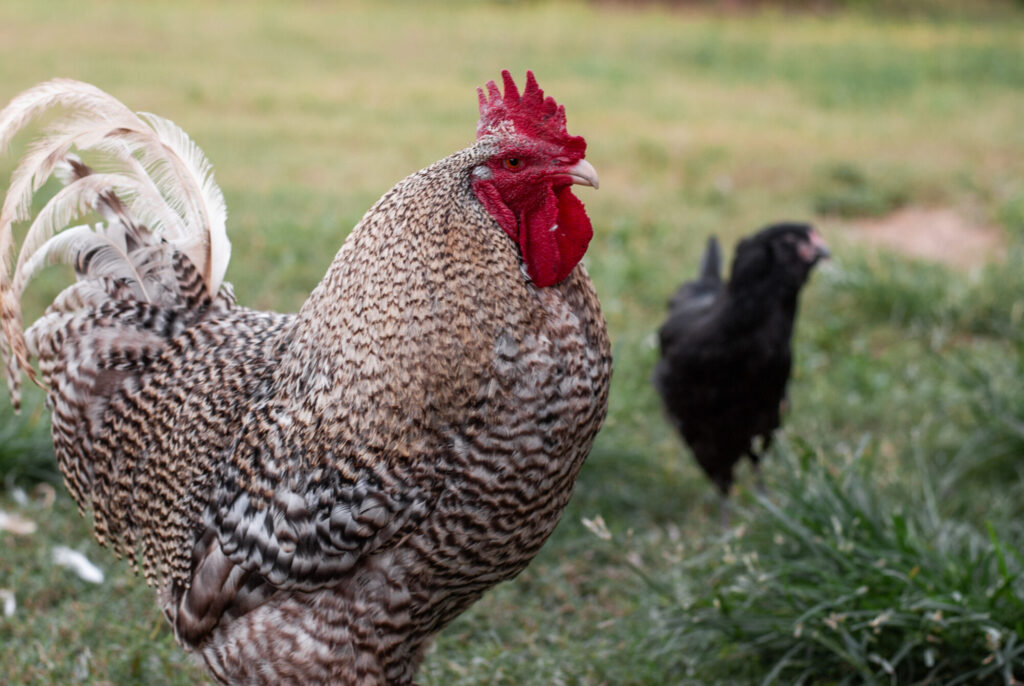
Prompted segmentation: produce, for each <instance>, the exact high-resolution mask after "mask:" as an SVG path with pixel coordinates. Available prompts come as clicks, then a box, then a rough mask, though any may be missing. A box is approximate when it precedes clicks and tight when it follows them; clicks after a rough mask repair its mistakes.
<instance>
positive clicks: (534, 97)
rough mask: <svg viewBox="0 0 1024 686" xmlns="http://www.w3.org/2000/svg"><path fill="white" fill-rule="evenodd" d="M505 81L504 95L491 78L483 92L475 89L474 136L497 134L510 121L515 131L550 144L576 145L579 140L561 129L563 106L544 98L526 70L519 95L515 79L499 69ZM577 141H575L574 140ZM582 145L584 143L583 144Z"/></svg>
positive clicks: (580, 139)
mask: <svg viewBox="0 0 1024 686" xmlns="http://www.w3.org/2000/svg"><path fill="white" fill-rule="evenodd" d="M501 78H502V80H503V81H504V82H505V95H504V96H502V95H501V92H500V91H499V90H498V87H497V86H496V85H495V83H494V81H488V82H487V93H486V94H485V93H484V89H483V88H477V89H476V92H477V96H478V98H479V100H480V122H479V123H478V124H477V127H476V137H477V138H480V137H481V136H486V135H488V134H491V133H497V131H498V128H499V127H500V125H501V124H502V123H503V122H506V121H511V122H512V124H513V126H515V129H516V131H517V132H519V133H521V134H523V135H527V136H533V137H537V138H543V139H545V140H549V141H551V142H554V143H559V144H563V145H565V144H570V145H574V147H575V145H579V144H580V143H583V139H582V138H581V137H579V136H570V135H569V132H568V131H566V129H565V108H564V107H563V106H561V105H559V104H558V103H556V102H555V99H554V98H552V97H547V98H545V97H544V91H542V90H541V89H540V86H538V85H537V79H536V78H534V76H533V72H532V71H527V72H526V90H524V91H523V94H522V95H520V94H519V89H518V88H517V87H516V82H515V81H513V80H512V75H511V74H509V73H508V70H507V69H506V70H504V71H502V72H501ZM576 140H579V143H576ZM584 145H585V144H584Z"/></svg>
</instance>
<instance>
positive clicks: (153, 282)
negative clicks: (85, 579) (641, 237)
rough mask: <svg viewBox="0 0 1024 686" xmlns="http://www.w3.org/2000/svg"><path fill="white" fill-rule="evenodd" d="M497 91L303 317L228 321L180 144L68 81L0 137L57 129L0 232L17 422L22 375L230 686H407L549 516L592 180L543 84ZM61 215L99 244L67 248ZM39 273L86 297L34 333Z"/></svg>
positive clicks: (585, 314) (209, 235) (483, 97)
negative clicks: (32, 284) (71, 274)
mask: <svg viewBox="0 0 1024 686" xmlns="http://www.w3.org/2000/svg"><path fill="white" fill-rule="evenodd" d="M503 80H504V94H502V92H501V90H500V89H499V88H498V87H497V86H496V85H495V84H494V82H490V83H488V84H487V87H486V91H484V90H483V89H478V95H479V106H480V120H479V124H478V125H477V130H476V142H475V143H474V144H473V145H472V146H470V147H468V148H466V149H465V150H462V151H461V152H457V153H455V154H453V155H451V156H450V157H447V158H445V159H443V160H441V161H439V162H436V163H434V164H433V165H430V166H429V167H427V168H425V169H423V170H421V171H418V172H416V173H415V174H412V175H411V176H409V177H407V178H406V179H404V180H403V181H401V182H399V183H398V184H397V185H396V186H394V187H393V188H392V189H391V190H390V191H388V192H387V193H385V194H384V195H383V196H382V197H381V198H380V200H378V201H377V203H376V204H375V205H374V206H373V207H372V208H370V210H369V211H368V212H367V213H366V214H365V216H364V217H363V219H362V220H361V221H360V222H359V223H358V225H357V226H356V227H355V228H354V229H353V231H352V233H351V235H349V237H348V238H347V240H346V241H345V242H344V244H343V245H342V247H341V249H340V250H339V252H338V254H337V256H336V257H335V259H334V261H333V262H332V264H331V265H330V268H329V269H328V271H327V274H326V276H325V277H324V278H323V280H322V281H321V282H320V284H319V285H318V286H317V287H316V289H315V290H314V291H313V293H312V294H311V295H310V296H309V299H308V300H307V301H306V303H305V304H304V305H303V306H302V308H301V309H300V310H299V312H298V313H295V314H277V313H273V312H260V311H255V310H251V309H247V308H244V307H241V306H239V305H237V304H236V303H235V299H234V297H233V295H232V292H231V289H230V287H229V285H228V284H226V283H225V282H224V281H223V278H224V273H225V270H226V268H227V264H228V257H229V252H230V244H229V242H228V239H227V235H226V231H225V222H226V213H225V208H224V200H223V197H222V195H221V192H220V190H219V189H218V187H217V185H216V183H215V182H214V179H213V176H212V172H211V168H210V165H209V164H208V162H207V161H206V159H205V157H204V156H203V154H202V153H201V151H200V150H199V149H198V147H197V146H196V145H195V144H194V143H193V142H192V141H191V140H190V139H189V138H188V137H187V136H186V135H185V134H184V133H183V132H182V131H181V130H180V129H178V128H177V127H176V126H175V125H174V124H172V123H171V122H169V121H167V120H165V119H161V118H159V117H156V116H154V115H149V114H136V113H133V112H132V111H130V110H129V109H128V108H126V107H125V106H124V105H122V104H121V103H120V102H118V101H117V100H116V99H114V98H113V97H111V96H109V95H107V94H106V93H104V92H103V91H101V90H99V89H97V88H95V87H94V86H91V85H88V84H84V83H80V82H75V81H69V80H55V81H50V82H47V83H44V84H41V85H39V86H36V87H34V88H32V89H30V90H28V91H26V92H24V93H22V94H21V95H19V96H17V97H16V98H15V99H14V100H13V101H12V102H11V103H10V104H9V105H8V106H7V107H6V108H5V109H4V110H3V111H2V112H0V149H5V148H6V146H7V144H8V143H9V142H10V140H11V138H12V136H13V135H14V134H15V133H16V132H17V131H18V130H19V129H21V128H22V127H23V126H24V125H25V124H26V123H27V122H28V121H30V120H31V119H33V118H34V117H36V116H37V115H38V114H40V113H42V112H44V111H47V110H50V109H51V108H60V109H61V110H63V112H64V115H63V116H62V117H61V118H58V119H57V121H56V123H55V124H54V125H53V128H52V129H51V130H50V131H49V132H48V134H47V135H46V136H45V137H44V138H43V139H42V140H40V141H39V142H37V143H36V144H35V146H34V147H32V148H31V149H30V151H29V152H28V153H27V154H26V156H25V157H24V159H23V160H22V161H21V163H20V165H19V166H18V167H17V169H16V170H15V172H14V174H13V175H12V179H11V185H10V188H9V190H8V192H7V195H6V197H5V199H4V203H3V206H2V208H0V260H2V262H0V266H2V270H0V317H2V325H3V326H2V328H3V334H4V336H3V340H2V341H0V343H2V344H3V345H2V347H3V349H4V351H5V354H6V360H7V365H6V366H7V370H8V376H9V383H10V386H11V392H12V397H13V399H14V401H15V403H17V401H18V398H19V383H20V377H21V374H22V373H25V374H27V375H29V376H30V377H31V378H33V379H36V380H37V381H38V382H39V383H40V384H41V385H42V386H44V387H45V388H46V389H47V393H48V396H47V397H48V404H49V406H50V407H51V408H52V434H53V442H54V447H55V449H56V453H57V458H58V461H59V465H60V469H61V471H62V473H63V475H64V478H65V483H66V485H67V487H68V489H69V491H70V492H71V494H72V495H73V497H74V498H75V500H76V501H77V502H78V504H79V506H80V508H82V509H83V510H91V512H92V513H93V518H94V528H95V535H96V538H97V539H98V540H99V541H100V542H101V543H103V544H104V545H107V546H110V547H111V548H112V549H113V550H114V551H115V552H116V553H118V554H120V555H124V556H125V557H127V558H128V560H129V561H131V563H132V564H133V565H137V566H138V567H141V569H142V570H143V572H144V574H145V576H146V579H147V581H148V582H149V583H150V584H151V585H153V586H154V587H155V588H156V590H157V595H158V601H159V604H160V606H161V608H162V610H163V612H164V614H165V616H166V618H167V620H168V622H169V623H170V624H171V626H172V627H173V629H174V632H175V635H176V637H177V638H178V640H179V641H180V642H181V643H182V644H183V645H184V646H185V647H186V648H187V649H190V650H194V651H197V652H198V653H199V654H200V655H201V656H202V658H203V659H204V660H205V662H206V665H207V666H208V668H209V670H210V671H211V673H212V674H213V675H214V676H215V677H216V678H217V679H218V680H220V681H222V682H225V683H246V684H255V683H266V684H281V683H302V684H326V683H331V684H385V683H387V684H408V683H411V682H412V679H413V677H414V675H415V673H416V670H417V668H418V666H419V664H420V662H421V661H422V659H423V654H424V650H425V648H426V647H427V646H428V645H429V643H430V640H431V638H432V637H433V636H434V635H435V634H436V633H437V632H438V631H440V630H441V629H442V628H443V627H444V626H445V625H446V624H448V623H449V622H450V621H451V620H452V619H454V618H455V617H456V616H457V615H459V614H460V613H461V612H462V611H463V610H465V609H466V608H467V607H468V606H469V605H470V604H472V603H473V602H475V601H476V600H477V599H478V598H480V596H481V595H482V594H483V593H484V592H485V591H486V590H487V589H488V588H490V587H491V586H493V585H494V584H496V583H498V582H500V581H503V580H506V579H511V578H512V577H514V576H516V575H517V574H518V573H519V572H521V571H522V570H523V569H524V568H525V567H526V565H527V564H528V563H529V562H530V560H531V559H532V558H533V557H534V556H535V555H536V554H537V552H538V551H539V550H540V548H541V546H542V545H543V543H544V541H545V540H546V539H547V537H548V536H549V535H550V534H551V532H552V530H553V529H554V527H555V524H556V523H557V522H558V519H559V516H560V514H561V512H562V510H563V508H564V507H565V505H566V503H567V501H568V500H569V496H570V494H571V492H572V488H573V484H574V482H575V479H576V476H577V473H578V472H579V469H580V467H581V465H582V464H583V461H584V459H585V458H586V456H587V453H588V452H589V450H590V447H591V444H592V442H593V440H594V437H595V435H596V434H597V431H598V429H599V428H600V426H601V423H602V421H603V419H604V416H605V412H606V409H607V401H608V384H609V378H610V374H611V353H610V348H609V341H608V335H607V330H606V327H605V323H604V320H603V318H602V315H601V311H600V308H599V305H598V301H597V297H596V295H595V293H594V289H593V286H592V284H591V281H590V278H589V277H588V276H587V273H586V271H585V269H584V268H583V266H582V265H581V264H580V260H581V259H582V257H583V255H584V252H585V251H586V249H587V245H588V243H589V241H590V239H591V237H592V233H593V231H592V228H591V223H590V220H589V219H588V217H587V214H586V212H585V210H584V207H583V204H582V203H581V202H580V201H579V200H578V199H577V198H576V196H575V195H574V194H573V192H572V190H571V186H572V185H574V184H581V185H585V186H593V187H594V188H596V187H597V185H598V178H597V174H596V172H595V171H594V168H593V167H592V166H591V165H590V163H589V162H587V161H586V160H585V159H584V155H585V152H586V143H585V141H584V139H583V138H581V137H578V136H570V135H569V134H568V132H567V131H566V119H565V110H564V108H563V107H562V106H560V105H558V104H556V102H555V101H554V99H552V98H550V97H545V96H544V93H543V91H542V90H541V89H540V88H539V87H538V85H537V81H536V80H535V78H534V76H533V74H532V73H530V72H527V80H526V86H525V88H524V89H523V92H522V93H521V94H520V92H519V89H518V87H517V86H516V84H515V82H514V81H513V79H512V77H511V76H510V75H509V73H508V72H507V71H506V72H503ZM73 149H74V150H77V151H78V152H77V153H76V152H73ZM86 153H89V154H92V155H94V156H95V157H96V158H97V159H98V160H99V161H98V162H97V163H95V164H94V166H95V168H93V166H90V165H89V164H87V162H86V160H85V156H86ZM52 174H56V175H57V176H59V177H60V178H61V179H62V180H63V182H64V183H65V184H66V185H65V186H64V187H63V189H62V190H60V191H59V192H58V193H57V194H56V195H55V196H54V197H53V198H52V199H51V200H50V201H49V203H48V204H46V205H45V206H44V207H43V209H42V210H41V211H40V212H39V213H38V215H37V216H36V217H35V218H34V220H33V221H32V224H31V226H30V227H29V228H28V231H27V233H26V234H25V237H24V240H23V242H22V246H21V250H20V252H19V253H18V255H17V261H16V262H14V260H13V258H14V255H15V249H14V237H13V232H12V223H15V222H22V221H26V220H28V219H30V218H31V216H30V212H29V208H30V200H31V198H32V196H33V194H34V193H35V191H37V190H38V189H39V187H40V186H41V185H42V184H43V183H44V182H45V180H46V179H47V178H49V177H50V176H51V175H52ZM80 217H89V218H92V219H99V218H101V219H102V222H100V223H95V224H92V225H90V224H82V225H79V226H75V227H72V228H67V229H66V230H63V229H65V227H67V225H68V224H69V223H72V222H73V220H74V219H76V218H80ZM55 262H63V263H69V264H71V265H73V266H74V268H75V273H76V281H75V283H73V284H72V285H70V286H69V287H68V288H67V289H66V290H64V291H63V292H62V293H61V294H60V295H59V296H58V297H57V298H56V299H55V300H54V301H53V303H52V304H51V305H50V306H49V308H48V309H47V310H46V311H45V313H44V314H43V315H42V316H41V317H40V318H39V319H38V320H37V321H36V322H35V323H34V324H33V325H32V326H31V327H29V328H28V329H27V330H25V328H24V326H23V325H22V315H21V307H20V298H21V294H22V293H23V291H24V289H25V287H26V284H27V283H28V282H29V280H30V279H31V278H32V276H33V275H34V274H36V273H37V272H38V270H39V269H40V268H41V267H43V266H44V265H47V264H52V263H55ZM34 358H35V359H38V368H39V369H38V372H36V371H35V369H34V368H33V366H32V364H31V363H32V360H33V359H34Z"/></svg>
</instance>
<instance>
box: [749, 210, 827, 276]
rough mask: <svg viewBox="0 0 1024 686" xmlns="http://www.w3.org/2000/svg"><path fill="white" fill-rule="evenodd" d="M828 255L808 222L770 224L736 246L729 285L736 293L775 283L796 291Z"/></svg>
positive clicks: (823, 241) (823, 242)
mask: <svg viewBox="0 0 1024 686" xmlns="http://www.w3.org/2000/svg"><path fill="white" fill-rule="evenodd" d="M828 256H829V251H828V246H827V245H826V244H825V240H824V239H823V238H822V237H821V235H820V234H819V233H818V232H817V231H815V230H814V228H813V227H812V226H810V225H809V224H795V223H784V224H773V225H771V226H768V227H766V228H763V229H761V230H760V231H758V232H757V233H755V234H754V235H753V236H750V237H749V238H744V239H743V240H742V241H740V243H739V245H737V246H736V255H735V256H734V257H733V262H732V273H731V275H730V277H729V288H730V290H732V291H734V292H735V291H738V290H748V289H761V288H764V287H766V286H769V285H773V284H774V285H777V286H779V287H782V288H784V289H786V290H791V291H792V292H794V293H795V292H796V291H798V290H800V287H801V286H803V285H804V283H805V282H806V281H807V277H808V276H809V275H810V273H811V269H812V268H813V267H814V265H815V264H817V263H818V261H819V260H821V259H823V258H827V257H828Z"/></svg>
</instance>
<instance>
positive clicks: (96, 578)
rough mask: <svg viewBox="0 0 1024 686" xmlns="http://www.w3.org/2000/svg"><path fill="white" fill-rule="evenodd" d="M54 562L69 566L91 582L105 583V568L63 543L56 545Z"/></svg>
mask: <svg viewBox="0 0 1024 686" xmlns="http://www.w3.org/2000/svg"><path fill="white" fill-rule="evenodd" d="M53 563H54V564H56V565H60V566H61V567H67V568H68V569H70V570H71V571H73V572H74V573H75V574H77V575H78V576H79V577H80V578H81V579H83V580H85V581H88V582H89V583H91V584H102V583H103V578H104V577H103V570H102V569H100V568H99V567H97V566H96V565H94V564H93V563H92V562H90V561H89V558H87V557H86V556H85V555H83V554H82V553H80V552H78V551H77V550H72V549H71V548H68V547H67V546H63V545H57V546H54V547H53Z"/></svg>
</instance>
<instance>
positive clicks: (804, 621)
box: [654, 445, 1024, 685]
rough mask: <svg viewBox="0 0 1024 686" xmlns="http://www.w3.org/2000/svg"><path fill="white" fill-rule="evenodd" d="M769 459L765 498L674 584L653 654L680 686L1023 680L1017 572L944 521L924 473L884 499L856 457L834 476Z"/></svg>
mask: <svg viewBox="0 0 1024 686" xmlns="http://www.w3.org/2000/svg"><path fill="white" fill-rule="evenodd" d="M776 453H777V455H776V456H775V459H776V461H777V462H779V463H781V464H778V470H777V473H778V474H779V475H780V476H779V477H778V479H777V483H775V484H774V485H773V487H772V489H771V491H772V495H771V496H769V497H758V498H757V499H756V501H755V503H754V504H753V505H752V506H750V507H749V508H748V509H746V510H745V515H744V519H745V523H744V524H742V525H741V526H740V527H739V528H738V529H737V530H735V531H734V532H733V534H731V535H730V536H728V537H726V538H725V539H724V540H721V541H717V542H715V543H713V544H710V545H709V547H707V548H706V549H705V550H703V551H702V552H701V553H700V554H698V555H694V556H692V557H690V558H688V559H685V558H684V560H683V561H682V562H681V564H680V567H679V569H678V570H677V572H678V574H679V576H678V577H677V578H676V582H675V587H674V588H673V589H672V591H671V593H672V595H673V597H674V598H675V600H674V601H673V602H672V603H671V604H670V609H669V610H668V612H667V613H665V615H664V616H665V622H664V633H662V634H661V635H660V637H659V639H658V643H659V645H658V646H657V647H656V648H655V649H654V651H655V652H656V653H657V654H658V656H659V658H660V659H664V660H671V661H675V668H676V671H677V673H678V676H679V677H680V678H681V679H682V678H685V677H688V678H692V679H696V680H699V681H701V682H704V683H708V682H714V681H721V682H729V681H730V680H737V681H739V680H743V681H745V682H750V683H761V684H796V683H836V684H854V683H856V684H861V683H863V684H882V683H886V684H888V683H892V684H925V683H931V684H934V683H943V684H948V685H953V684H962V683H999V684H1012V683H1018V682H1015V681H1014V679H1015V678H1020V677H1024V577H1022V572H1024V558H1022V557H1021V555H1020V553H1019V552H1017V551H1016V550H1014V548H1013V545H1012V544H1011V543H1008V542H1007V541H1006V540H1003V539H1001V538H1000V537H999V535H997V533H996V531H995V529H993V528H992V527H991V526H986V527H985V528H984V529H979V528H977V527H973V526H970V525H968V524H966V523H963V522H961V521H957V520H954V519H950V518H948V517H946V516H944V515H943V514H942V513H941V511H940V510H941V508H940V507H939V503H938V501H937V499H936V497H935V493H934V491H933V490H932V485H933V484H932V477H931V475H930V474H929V473H928V471H929V470H928V468H927V467H926V465H924V463H923V460H919V465H918V466H919V469H920V470H921V474H920V476H921V482H920V486H919V487H908V485H907V484H906V483H889V484H887V485H886V484H882V483H881V479H880V478H879V477H878V476H877V474H879V473H885V472H887V471H888V470H886V469H884V468H883V465H882V464H881V459H880V457H879V456H878V455H877V454H876V453H874V452H872V451H871V450H870V449H868V448H866V447H862V448H861V449H859V450H857V451H855V452H854V453H853V454H852V455H851V456H850V457H847V458H846V459H845V460H838V461H837V460H836V459H835V457H834V456H826V455H825V454H824V453H822V452H820V451H814V450H812V449H810V448H809V447H807V446H806V445H796V446H783V447H782V448H780V449H779V450H777V451H776ZM1016 534H1019V531H1016V533H1015V535H1014V536H1013V537H1014V538H1015V539H1017V542H1018V543H1019V539H1020V536H1019V535H1016ZM684 675H685V677H684Z"/></svg>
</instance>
